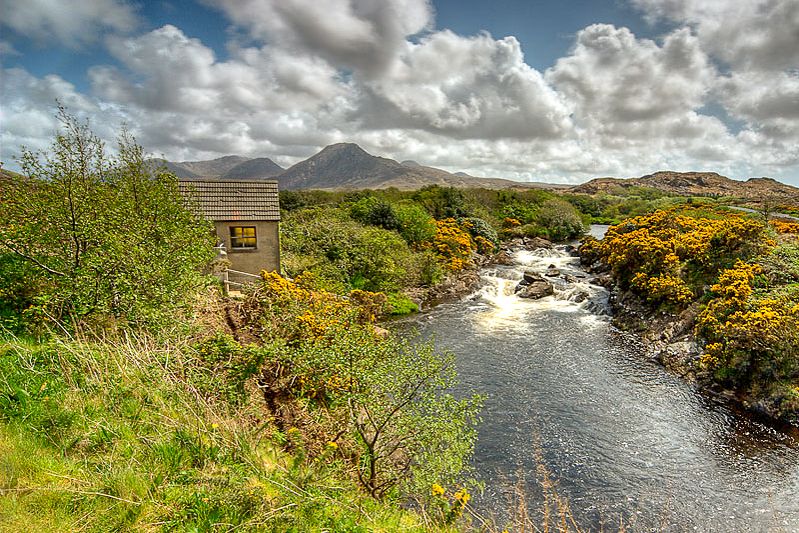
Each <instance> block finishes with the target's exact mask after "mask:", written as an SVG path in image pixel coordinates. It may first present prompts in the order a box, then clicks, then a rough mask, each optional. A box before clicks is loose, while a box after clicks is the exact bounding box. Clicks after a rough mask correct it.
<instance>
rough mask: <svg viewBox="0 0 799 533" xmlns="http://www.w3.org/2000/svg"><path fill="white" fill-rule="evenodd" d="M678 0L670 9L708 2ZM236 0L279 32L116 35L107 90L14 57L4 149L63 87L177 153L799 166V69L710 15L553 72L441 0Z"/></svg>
mask: <svg viewBox="0 0 799 533" xmlns="http://www.w3.org/2000/svg"><path fill="white" fill-rule="evenodd" d="M2 1H4V0H0V2H2ZM654 1H655V0H640V1H639V4H640V5H643V4H644V3H646V2H650V3H652V4H653V5H654ZM672 3H673V4H674V6H677V7H674V8H673V9H672V10H671V11H669V13H678V9H677V8H678V7H680V6H682V7H681V8H680V9H682V8H684V9H688V8H689V7H690V5H689V4H688V3H686V2H680V1H679V0H672ZM775 3H779V2H775ZM661 4H662V5H666V4H665V3H661ZM221 5H222V8H223V10H224V12H225V13H226V14H228V16H229V17H230V18H231V20H232V21H233V22H234V23H236V24H238V25H239V26H241V27H244V28H246V29H248V30H249V31H250V32H251V34H252V36H254V37H256V38H257V40H260V41H262V42H260V43H259V42H257V40H256V44H252V42H251V41H250V42H248V44H246V45H242V44H240V43H238V44H237V43H235V42H230V43H228V54H227V57H226V58H225V59H220V58H219V57H217V55H216V54H215V53H214V51H213V50H212V49H211V48H209V47H208V46H207V45H206V44H204V43H203V42H201V41H200V40H198V39H194V38H190V37H188V36H187V35H186V34H185V33H184V32H183V31H182V30H181V29H180V28H177V27H175V26H170V25H167V26H164V27H162V28H158V29H155V30H153V31H150V32H147V33H143V34H140V35H136V36H133V37H121V36H119V35H107V36H106V38H105V39H104V41H103V42H104V43H105V44H106V46H107V48H108V50H109V52H110V53H111V55H112V56H113V57H114V58H115V59H116V60H117V64H116V65H114V66H110V65H98V66H95V67H92V68H91V69H89V71H88V80H89V84H90V87H91V91H90V93H89V94H82V93H81V92H79V91H78V90H77V89H76V88H75V87H74V86H73V85H71V84H70V83H68V82H67V81H66V80H64V79H63V78H61V77H59V76H57V75H51V76H44V77H36V76H33V75H32V74H30V73H28V72H26V71H24V70H21V69H8V70H5V71H3V74H2V75H3V79H2V92H1V93H0V95H2V106H0V121H1V122H2V124H3V131H2V139H1V140H2V150H3V152H2V157H3V158H4V160H5V161H8V155H9V153H10V152H11V151H13V150H16V149H17V147H18V146H19V145H20V144H27V145H28V146H30V147H33V148H41V147H45V146H46V145H47V144H49V142H50V140H51V139H52V134H53V132H54V131H55V128H56V126H57V124H56V122H55V120H54V118H53V116H52V113H53V110H54V104H55V99H56V98H60V99H61V100H62V101H63V102H64V103H65V104H66V105H67V106H68V107H69V108H70V110H71V111H73V112H76V113H78V114H79V115H81V116H90V117H91V118H92V126H93V127H94V128H95V129H99V130H100V131H99V133H100V134H101V136H102V137H103V138H105V139H106V140H108V141H109V142H112V141H113V140H114V136H115V133H116V131H118V128H119V126H120V124H121V123H122V122H127V123H128V124H129V126H130V129H131V130H132V132H133V133H134V134H135V135H136V136H137V139H138V141H139V142H140V143H142V144H143V145H144V146H145V148H146V149H149V150H152V151H154V152H156V153H159V154H161V153H163V154H164V155H165V156H166V157H168V158H169V159H172V160H186V159H205V158H211V157H218V156H221V155H226V154H234V153H235V154H241V155H246V156H268V157H272V158H273V159H275V160H276V161H278V162H279V163H281V164H283V165H288V164H291V163H294V162H296V161H298V160H300V159H303V158H305V157H307V156H309V155H312V154H313V153H314V152H316V151H318V150H319V149H320V148H321V147H323V146H325V145H327V144H330V143H334V142H342V141H350V142H357V143H359V144H361V145H362V146H363V147H364V148H365V149H366V150H367V151H370V152H371V153H374V154H376V155H383V156H387V157H394V158H396V159H399V160H403V159H414V160H417V161H419V162H420V163H423V164H429V165H433V166H440V167H442V168H445V169H447V170H450V171H466V172H469V173H471V174H473V175H483V176H491V177H506V178H513V179H522V180H553V181H571V182H574V181H580V180H584V179H587V178H591V177H596V176H600V175H616V176H636V175H642V174H645V173H649V172H652V171H655V170H661V169H673V170H715V171H719V172H722V173H728V175H731V176H732V177H739V178H742V177H747V175H749V174H753V175H758V176H759V175H772V176H774V177H777V178H783V179H785V178H786V177H790V176H793V177H794V178H795V179H799V148H797V146H799V143H797V142H796V139H797V136H798V135H799V132H797V128H796V124H797V121H799V117H797V114H799V106H797V104H796V98H797V94H798V93H799V82H798V81H797V73H796V72H795V71H793V72H791V71H789V70H777V71H772V72H771V73H770V74H769V75H768V76H765V75H763V74H762V72H761V71H757V70H754V69H748V68H747V67H746V65H747V64H748V63H746V62H742V63H736V64H735V65H733V68H732V70H731V71H730V72H728V73H727V74H724V75H720V74H719V73H718V72H717V70H716V67H715V66H714V64H713V62H712V59H711V58H712V56H709V53H710V52H709V49H708V48H707V46H706V42H705V40H704V39H705V38H704V37H703V34H702V31H704V30H702V28H701V27H700V25H699V23H698V22H691V23H689V22H685V21H683V22H684V23H685V24H687V26H686V27H683V28H678V29H676V30H674V31H672V32H671V33H669V34H668V35H665V36H664V37H663V38H662V39H659V40H657V41H653V40H648V39H639V38H637V37H636V36H635V35H633V34H632V33H631V32H630V31H629V30H628V29H626V28H616V27H613V26H609V25H602V24H597V25H592V26H589V27H587V28H585V29H583V30H582V31H580V32H579V33H578V34H577V37H576V40H575V44H574V47H573V49H572V50H571V51H570V53H569V54H568V55H567V56H566V57H563V58H561V59H560V60H559V61H557V62H556V64H555V65H554V66H553V67H552V68H550V69H549V70H547V72H546V73H544V74H542V73H541V72H539V71H536V70H535V69H533V68H531V67H530V66H528V65H527V64H526V63H525V62H524V57H523V55H522V51H521V46H520V44H519V42H518V41H517V40H516V39H515V38H514V37H506V38H503V39H494V38H492V37H491V36H490V35H488V34H479V35H476V36H461V35H457V34H455V33H453V32H451V31H433V30H431V29H430V26H431V24H432V22H431V21H432V16H433V15H432V10H431V7H430V4H429V3H428V2H426V1H421V0H406V1H400V0H386V1H384V2H378V1H377V0H373V1H368V0H350V1H347V0H317V1H314V2H312V1H311V0H285V1H282V2H277V1H266V0H263V1H257V0H224V2H223V3H222V4H221ZM659 5H660V4H659ZM381 6H387V7H386V9H385V10H383V11H381V10H380V9H378V8H379V7H381ZM686 6H687V7H686ZM254 7H258V8H260V9H261V11H255V12H252V11H248V10H249V9H252V8H254ZM651 12H652V13H655V11H654V8H653V10H652V11H651ZM665 13H666V12H665V11H663V14H659V15H658V14H657V13H655V15H656V16H666V14H665ZM389 15H390V16H389ZM669 16H670V17H671V16H672V15H669ZM674 16H675V17H676V15H674ZM691 16H693V15H691ZM681 20H682V19H681ZM426 28H427V30H426V31H425V29H426ZM419 31H425V33H423V34H422V35H421V36H416V37H414V38H413V39H409V38H408V36H409V35H414V34H417V33H418V32H419ZM772 62H773V63H774V64H783V63H784V62H781V61H776V60H773V61H772ZM708 103H711V104H715V103H721V104H723V105H724V106H725V109H726V110H727V113H728V114H729V116H731V117H733V118H734V119H736V120H738V121H739V122H740V123H742V124H743V125H744V128H743V130H742V131H740V133H737V134H733V133H731V132H730V131H729V129H728V127H727V126H726V125H725V123H724V122H723V121H722V120H721V119H720V118H718V117H716V116H710V115H708V114H707V112H706V113H703V112H702V110H703V109H705V107H704V106H705V105H706V104H708ZM711 107H712V106H711Z"/></svg>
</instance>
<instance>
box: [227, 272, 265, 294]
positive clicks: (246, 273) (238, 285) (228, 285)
mask: <svg viewBox="0 0 799 533" xmlns="http://www.w3.org/2000/svg"><path fill="white" fill-rule="evenodd" d="M230 273H233V274H236V275H238V276H244V277H248V278H255V279H261V276H258V275H256V274H250V273H249V272H241V271H240V270H233V269H232V268H226V269H225V270H223V271H222V286H223V290H224V291H225V296H227V295H228V294H230V286H231V285H234V286H236V287H244V286H245V285H246V283H239V282H238V281H230Z"/></svg>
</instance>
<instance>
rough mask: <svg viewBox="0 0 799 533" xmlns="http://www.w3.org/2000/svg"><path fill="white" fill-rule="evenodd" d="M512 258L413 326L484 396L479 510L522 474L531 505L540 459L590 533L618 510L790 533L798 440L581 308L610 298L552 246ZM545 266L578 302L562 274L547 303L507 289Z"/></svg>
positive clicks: (499, 509)
mask: <svg viewBox="0 0 799 533" xmlns="http://www.w3.org/2000/svg"><path fill="white" fill-rule="evenodd" d="M516 258H517V260H518V261H519V264H518V265H516V266H513V267H498V268H494V269H491V270H489V271H486V275H485V276H484V282H485V284H484V286H483V287H481V288H480V290H479V291H477V292H476V293H475V294H474V295H472V297H471V298H470V299H467V300H465V301H463V302H459V303H456V304H451V305H447V306H442V307H439V308H438V309H436V310H434V311H433V312H432V313H430V314H429V315H427V318H425V319H423V320H420V321H419V323H418V325H419V328H420V332H421V333H422V335H423V336H432V337H434V338H435V339H436V344H437V345H438V346H439V347H441V348H449V349H451V350H453V351H454V352H455V353H456V355H457V365H458V371H459V375H460V378H461V382H462V385H461V387H460V389H461V390H462V391H468V390H472V389H473V390H477V391H478V392H481V393H483V394H485V395H486V396H487V400H486V404H485V407H484V410H483V413H482V418H483V422H482V425H481V427H480V430H479V440H478V444H477V447H476V452H475V466H476V468H477V472H478V474H479V475H480V477H481V478H482V479H483V480H484V481H485V482H486V492H485V494H484V495H483V496H481V497H479V498H477V499H476V505H477V506H478V507H479V508H480V509H482V510H483V511H485V512H488V513H497V514H498V515H499V516H503V515H505V513H506V511H507V510H508V509H509V503H508V502H509V501H510V499H512V496H513V493H514V486H515V485H516V483H517V482H518V480H519V479H523V480H524V482H523V485H524V486H525V487H526V490H527V491H528V493H529V494H528V504H529V505H530V506H531V507H532V508H533V510H534V511H535V510H537V509H540V505H541V491H540V487H539V486H538V484H537V483H536V482H535V471H536V464H537V463H536V455H537V453H540V456H541V457H542V459H543V464H544V465H545V466H546V468H547V469H548V471H549V472H551V474H552V476H553V478H554V479H556V480H557V482H558V489H559V491H560V492H561V493H562V494H563V495H564V496H566V497H568V498H569V500H570V502H571V504H572V510H573V512H574V513H575V515H576V517H577V518H578V519H579V520H582V521H584V523H586V524H588V525H589V526H590V527H591V528H592V529H596V528H598V527H599V526H600V524H601V523H602V522H604V523H606V524H618V523H619V517H620V516H623V517H624V520H625V524H626V525H628V526H629V525H630V523H631V522H632V523H633V527H632V528H629V529H631V530H650V529H657V530H665V531H684V530H686V529H697V530H701V531H708V530H713V531H768V530H780V529H782V530H785V531H799V445H797V442H796V440H795V439H793V438H792V437H790V436H788V435H785V434H783V433H780V432H779V431H777V430H776V429H774V428H771V427H769V426H767V425H764V424H761V423H759V422H757V421H755V420H752V419H750V418H747V417H745V416H741V415H739V414H736V413H735V412H733V411H732V410H730V409H729V408H728V407H727V406H726V405H725V404H724V403H722V402H720V401H718V400H715V399H713V398H709V397H707V396H704V395H702V394H700V393H699V392H698V391H696V390H695V389H694V388H692V387H691V386H690V385H688V384H687V383H685V382H684V381H682V380H681V379H679V378H677V377H675V376H672V375H669V374H668V373H666V372H665V371H664V370H663V369H662V367H660V366H659V365H657V364H655V363H653V362H651V361H649V360H648V359H646V358H645V356H643V355H642V350H641V349H640V346H639V345H638V343H637V341H636V340H635V339H634V338H633V337H631V336H629V335H626V334H623V333H620V332H618V331H616V330H614V329H613V328H612V327H611V326H610V324H609V320H608V318H607V317H606V316H601V315H598V314H596V313H594V312H592V311H591V309H596V308H599V309H601V308H603V307H604V301H605V300H604V299H606V296H607V295H606V294H605V292H604V290H603V289H602V288H601V287H596V286H593V285H590V284H589V283H587V282H586V281H585V279H586V278H585V273H584V272H582V271H580V270H579V268H580V267H579V263H578V262H576V261H575V259H574V258H572V257H569V256H567V255H566V254H565V252H564V251H563V250H562V249H555V250H553V251H550V250H547V251H545V252H542V251H540V250H537V251H535V252H520V253H517V254H516ZM550 264H554V265H556V267H557V268H559V269H561V270H562V272H564V273H568V274H570V275H572V276H574V277H577V276H578V275H579V276H581V278H579V279H578V281H577V283H581V284H584V285H585V286H586V287H587V289H588V291H589V296H588V298H587V299H586V300H584V301H582V302H575V301H573V300H569V295H570V294H571V293H570V291H573V290H574V287H573V286H571V287H570V286H569V283H568V282H566V281H564V279H563V277H561V278H560V279H558V280H553V283H555V284H556V294H555V295H554V296H549V297H546V298H542V299H540V300H536V301H530V300H523V299H520V298H517V297H516V296H515V295H514V294H513V288H515V285H516V284H517V283H518V281H519V280H520V279H521V277H522V273H523V271H524V270H525V269H532V270H536V271H538V272H543V271H544V270H545V269H546V268H547V267H548V266H549V265H550ZM572 285H574V284H572ZM592 304H593V305H592ZM663 524H666V525H665V526H664V525H663Z"/></svg>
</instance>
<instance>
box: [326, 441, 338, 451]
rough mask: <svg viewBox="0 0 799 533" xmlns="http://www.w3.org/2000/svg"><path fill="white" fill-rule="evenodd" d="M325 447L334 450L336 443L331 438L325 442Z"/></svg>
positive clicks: (336, 446) (336, 447)
mask: <svg viewBox="0 0 799 533" xmlns="http://www.w3.org/2000/svg"><path fill="white" fill-rule="evenodd" d="M327 447H328V448H330V449H331V450H336V449H338V444H336V443H335V442H333V441H332V440H331V441H330V442H328V443H327Z"/></svg>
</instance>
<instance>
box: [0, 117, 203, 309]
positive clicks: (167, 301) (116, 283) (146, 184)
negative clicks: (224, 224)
mask: <svg viewBox="0 0 799 533" xmlns="http://www.w3.org/2000/svg"><path fill="white" fill-rule="evenodd" d="M58 118H59V120H60V122H61V124H62V131H61V132H60V133H59V134H58V135H57V136H56V139H55V142H54V144H53V146H52V149H51V151H50V152H36V153H35V152H31V151H29V150H23V152H22V156H21V158H20V163H21V167H22V171H23V175H24V176H23V177H20V178H16V179H12V180H7V181H4V182H3V183H2V184H0V200H1V201H2V205H3V211H4V216H3V217H2V220H0V250H2V252H5V253H7V254H13V255H14V256H15V257H17V258H18V259H21V260H23V261H24V262H25V263H26V264H27V265H28V266H29V267H30V269H31V270H30V272H31V273H32V276H34V279H31V280H28V282H29V283H30V284H31V285H36V286H38V287H39V290H38V291H37V293H36V294H35V296H34V297H33V298H32V302H31V303H32V304H34V305H33V309H35V310H38V311H40V312H41V313H42V314H43V315H44V316H46V317H48V318H50V319H55V320H59V321H60V320H62V319H64V318H66V317H69V318H71V319H72V320H73V321H76V322H80V321H83V320H85V319H88V318H89V317H94V318H102V317H103V316H112V317H115V318H117V319H125V320H127V321H129V322H134V323H142V324H143V323H146V322H149V321H150V320H152V319H154V318H155V317H156V316H157V315H161V316H163V311H165V310H166V309H167V308H171V307H173V306H174V305H175V304H177V303H179V302H181V301H183V300H184V299H185V296H186V295H187V293H188V291H190V290H191V289H192V288H193V287H196V285H197V283H198V282H199V281H200V270H201V268H202V267H204V266H205V265H206V264H207V263H208V261H210V259H211V258H212V256H213V248H212V247H213V241H214V239H213V233H212V228H211V226H210V223H208V222H207V221H205V220H204V219H202V218H201V217H200V216H199V215H198V214H196V211H194V210H192V209H190V206H188V205H187V203H186V201H184V199H183V198H182V197H181V195H180V192H179V191H178V184H177V178H176V177H175V176H174V175H172V174H170V173H168V172H166V171H165V170H163V169H155V168H152V167H150V166H149V165H148V164H147V162H146V161H145V160H144V154H143V150H142V148H141V147H140V146H139V145H137V144H136V142H135V140H134V139H133V138H132V137H131V136H130V135H129V134H128V133H127V132H126V131H123V132H122V133H121V134H120V137H119V144H118V155H116V156H115V157H111V156H109V155H108V154H107V153H106V149H105V146H104V143H103V142H102V141H101V140H100V139H99V138H98V137H97V136H96V135H94V134H93V133H92V132H91V131H90V129H89V127H88V124H87V123H81V122H79V121H78V120H77V119H76V118H74V117H72V116H70V115H69V114H68V113H67V112H66V111H65V109H64V108H63V107H62V108H60V109H59V113H58Z"/></svg>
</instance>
